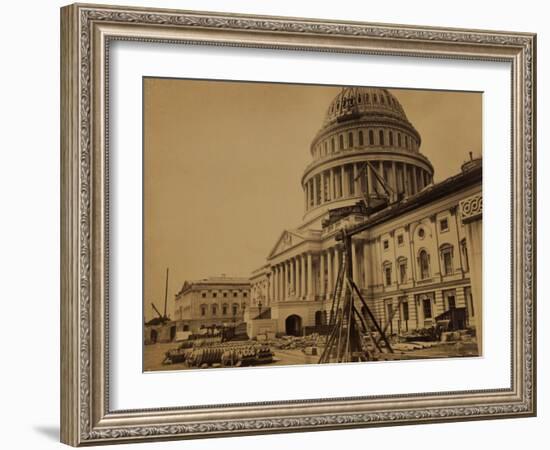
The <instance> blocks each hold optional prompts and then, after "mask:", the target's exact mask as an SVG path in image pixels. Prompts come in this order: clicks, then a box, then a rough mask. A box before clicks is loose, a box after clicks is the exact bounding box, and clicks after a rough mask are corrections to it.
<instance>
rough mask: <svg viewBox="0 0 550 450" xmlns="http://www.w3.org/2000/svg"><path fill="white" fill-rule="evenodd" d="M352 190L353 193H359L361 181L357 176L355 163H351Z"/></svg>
mask: <svg viewBox="0 0 550 450" xmlns="http://www.w3.org/2000/svg"><path fill="white" fill-rule="evenodd" d="M353 192H354V195H360V193H361V183H360V180H359V179H358V178H357V164H353Z"/></svg>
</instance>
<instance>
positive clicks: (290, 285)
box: [288, 258, 296, 294]
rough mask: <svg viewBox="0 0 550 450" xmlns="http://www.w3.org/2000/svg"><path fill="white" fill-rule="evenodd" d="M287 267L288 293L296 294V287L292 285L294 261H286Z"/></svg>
mask: <svg viewBox="0 0 550 450" xmlns="http://www.w3.org/2000/svg"><path fill="white" fill-rule="evenodd" d="M288 267H289V269H290V283H289V286H288V287H289V291H294V293H295V294H296V285H295V284H294V259H293V258H291V259H289V260H288Z"/></svg>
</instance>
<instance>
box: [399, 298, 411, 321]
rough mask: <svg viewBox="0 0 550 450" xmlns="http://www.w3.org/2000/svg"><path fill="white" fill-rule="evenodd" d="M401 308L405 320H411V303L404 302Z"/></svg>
mask: <svg viewBox="0 0 550 450" xmlns="http://www.w3.org/2000/svg"><path fill="white" fill-rule="evenodd" d="M401 308H402V311H403V320H409V303H408V302H402V303H401Z"/></svg>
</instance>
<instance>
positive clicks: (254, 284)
mask: <svg viewBox="0 0 550 450" xmlns="http://www.w3.org/2000/svg"><path fill="white" fill-rule="evenodd" d="M420 144H421V138H420V135H419V134H418V132H417V131H416V130H415V128H414V127H413V125H412V124H411V123H410V122H409V121H408V119H407V117H406V115H405V112H404V111H403V108H402V107H401V105H400V104H399V102H398V100H397V99H396V98H395V96H393V95H392V94H390V93H389V92H388V91H387V90H385V89H374V88H345V89H343V90H342V92H341V93H340V94H339V95H338V96H337V97H336V98H335V99H334V100H333V101H332V103H331V104H330V105H329V108H328V111H327V114H326V118H325V121H324V123H323V125H322V128H321V130H320V131H319V132H318V133H317V135H316V136H315V138H314V139H313V142H312V145H311V149H310V151H311V155H312V158H313V161H312V162H311V163H310V164H309V165H308V166H307V167H306V169H305V171H304V175H303V177H302V180H301V183H302V188H303V191H304V217H303V220H302V223H301V224H300V225H299V226H297V227H295V228H289V229H286V230H284V231H283V232H282V233H281V235H280V237H279V239H278V241H277V242H276V243H275V245H274V247H273V249H272V251H271V252H270V254H269V255H268V256H267V261H266V264H264V265H263V266H261V267H260V268H259V269H257V270H256V271H254V272H253V273H252V276H251V279H250V281H251V295H252V296H251V307H252V308H254V307H256V306H257V305H258V304H260V303H261V305H262V307H263V308H269V311H270V319H271V321H272V323H273V327H274V328H276V329H275V330H274V331H276V332H278V333H286V334H302V333H303V332H304V331H305V329H306V327H314V326H318V325H322V324H324V323H325V322H326V317H327V312H328V311H329V310H330V307H331V303H332V301H331V294H332V292H333V290H334V286H335V283H336V277H337V274H338V269H339V265H340V264H341V259H342V247H341V243H340V242H339V241H338V240H337V239H336V236H337V234H338V231H339V230H340V229H341V228H342V227H346V228H351V227H358V226H361V229H362V231H361V232H360V233H358V234H356V235H355V236H354V238H353V252H352V265H353V278H354V281H355V282H356V284H357V285H358V286H359V288H360V289H361V291H362V293H363V295H364V296H365V297H366V299H367V301H368V302H369V304H370V307H371V310H373V312H374V313H375V315H376V316H377V319H378V320H379V321H381V322H382V323H385V322H386V321H387V319H388V317H389V316H390V315H392V312H393V311H394V310H395V309H396V308H397V309H398V310H397V311H396V312H395V314H393V320H392V322H391V323H390V325H389V328H390V332H399V331H407V330H412V329H418V328H425V327H428V326H431V325H432V324H433V323H434V321H435V318H436V317H437V316H438V315H440V314H442V313H444V312H445V311H448V310H449V309H453V308H465V310H466V322H467V323H465V324H464V325H465V326H466V325H469V326H475V325H476V314H478V315H480V312H481V307H480V306H481V289H478V288H477V287H475V289H472V281H471V280H472V277H473V274H472V271H473V270H476V271H478V272H479V274H476V275H475V276H476V279H479V280H480V279H481V256H480V255H481V253H480V252H481V243H480V241H479V242H475V243H472V242H471V239H469V238H468V232H467V230H466V228H465V227H466V226H469V225H468V224H467V222H468V220H467V219H466V220H465V219H464V218H465V213H464V211H463V209H464V208H465V207H468V206H471V203H464V201H465V200H466V199H468V198H477V199H479V203H480V204H481V186H482V183H481V174H482V167H481V160H473V159H472V160H471V161H469V162H468V163H467V164H464V165H463V166H462V168H457V171H458V173H457V175H455V176H453V177H450V178H448V179H446V180H443V181H441V182H439V183H436V184H434V182H433V175H434V169H433V167H432V165H431V163H430V161H429V160H428V158H427V157H426V156H424V155H423V154H421V153H420ZM379 205H382V206H381V207H380V206H379ZM465 205H468V206H465ZM468 214H469V213H468ZM472 245H475V246H478V247H477V248H475V249H474V250H472V248H471V246H472ZM473 258H476V261H475V262H474V261H472V259H473ZM474 295H475V296H476V297H477V298H476V301H474V299H473V296H474ZM250 319H252V320H253V319H254V317H252V315H250ZM264 320H265V319H264ZM479 326H480V323H478V327H479Z"/></svg>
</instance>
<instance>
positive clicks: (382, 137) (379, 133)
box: [378, 130, 384, 145]
mask: <svg viewBox="0 0 550 450" xmlns="http://www.w3.org/2000/svg"><path fill="white" fill-rule="evenodd" d="M378 137H379V138H380V145H384V130H380V131H379V132H378Z"/></svg>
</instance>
